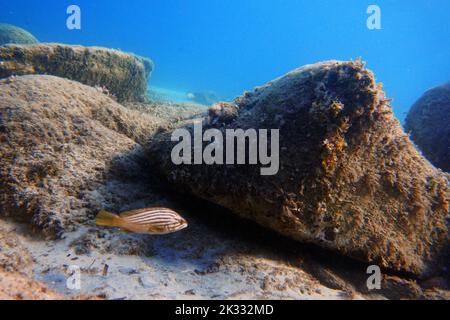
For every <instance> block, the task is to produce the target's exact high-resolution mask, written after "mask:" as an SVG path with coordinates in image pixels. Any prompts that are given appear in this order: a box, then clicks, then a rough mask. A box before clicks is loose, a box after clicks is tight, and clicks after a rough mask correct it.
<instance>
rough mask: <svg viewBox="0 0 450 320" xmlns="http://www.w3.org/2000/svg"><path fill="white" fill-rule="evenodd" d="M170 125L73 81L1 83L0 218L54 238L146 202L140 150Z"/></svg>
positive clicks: (26, 79)
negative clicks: (105, 214)
mask: <svg viewBox="0 0 450 320" xmlns="http://www.w3.org/2000/svg"><path fill="white" fill-rule="evenodd" d="M168 125H169V123H167V121H163V120H161V119H159V118H156V117H152V116H151V115H149V114H148V113H144V112H142V111H139V110H136V109H135V110H132V109H127V108H125V107H124V106H122V105H120V104H118V103H117V102H115V101H114V100H113V99H111V98H110V97H109V96H107V95H106V94H104V93H103V92H102V90H100V89H96V88H92V87H89V86H85V85H83V84H81V83H78V82H75V81H70V80H67V79H62V78H58V77H54V76H33V75H30V76H20V77H11V78H7V79H3V80H0V143H1V148H0V158H1V162H0V215H3V216H11V217H14V218H16V219H19V220H23V221H26V222H30V223H31V225H32V226H33V227H34V228H35V229H36V230H40V231H42V232H43V233H44V234H45V235H46V236H48V237H59V236H61V235H62V234H63V232H64V231H68V230H73V229H75V227H76V226H77V225H79V224H80V223H87V222H90V221H92V219H93V217H94V216H95V214H96V213H97V212H98V210H100V209H103V208H109V209H111V210H116V211H121V210H122V209H124V207H125V206H126V205H127V204H129V203H131V202H132V201H138V200H139V199H141V198H143V197H148V196H149V194H150V195H151V186H149V185H148V184H146V180H145V179H146V175H145V174H143V172H145V169H142V166H143V165H144V167H145V164H144V157H143V154H142V152H141V150H140V145H139V143H142V142H143V141H146V140H147V139H148V137H149V136H151V135H153V134H154V133H155V132H156V131H157V130H159V129H160V127H166V126H168Z"/></svg>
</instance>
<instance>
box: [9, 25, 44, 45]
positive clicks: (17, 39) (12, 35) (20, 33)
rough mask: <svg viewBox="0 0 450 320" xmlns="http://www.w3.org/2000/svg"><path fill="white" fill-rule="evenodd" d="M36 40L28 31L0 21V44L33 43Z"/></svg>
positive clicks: (36, 41)
mask: <svg viewBox="0 0 450 320" xmlns="http://www.w3.org/2000/svg"><path fill="white" fill-rule="evenodd" d="M38 42H39V41H38V40H37V39H36V38H35V37H34V36H33V35H32V34H31V33H29V32H28V31H26V30H24V29H22V28H19V27H16V26H13V25H10V24H7V23H0V46H2V45H4V44H9V43H14V44H35V43H38Z"/></svg>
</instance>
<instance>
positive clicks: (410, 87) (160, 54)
mask: <svg viewBox="0 0 450 320" xmlns="http://www.w3.org/2000/svg"><path fill="white" fill-rule="evenodd" d="M71 4H76V5H78V6H80V8H81V15H82V20H81V21H82V28H81V30H68V29H67V27H66V19H67V17H68V15H67V14H66V9H67V7H68V6H69V5H71ZM371 4H376V5H378V6H379V7H380V8H381V13H382V20H381V21H382V29H381V30H369V29H368V28H367V26H366V20H367V18H368V16H369V15H368V14H367V13H366V10H367V8H368V6H369V5H371ZM449 12H450V1H448V0H428V1H425V0H414V1H393V0H377V1H372V2H370V1H361V0H321V1H303V0H284V1H273V0H245V1H241V0H239V1H238V0H227V1H225V0H209V1H206V0H189V1H186V0H151V1H148V0H133V1H107V0H96V1H93V0H77V1H75V0H71V1H62V0H61V1H45V2H38V1H33V0H22V1H7V0H0V21H1V22H6V23H11V24H13V25H17V26H20V27H23V28H25V29H27V30H29V31H30V32H31V33H33V34H34V35H35V36H36V37H37V38H38V39H39V40H40V41H41V42H61V43H68V44H80V45H86V46H104V47H110V48H118V49H121V50H124V51H128V52H134V53H136V54H139V55H142V56H145V57H149V58H151V59H152V60H153V61H154V62H155V65H156V68H155V71H154V73H153V75H152V77H151V85H152V86H156V87H160V88H164V90H169V92H171V91H174V92H179V93H181V95H183V94H184V93H187V92H194V91H212V92H215V93H217V95H218V96H219V97H220V98H221V99H232V98H234V97H235V96H238V95H240V94H241V93H242V92H243V91H245V90H251V89H252V88H253V87H255V86H258V85H262V84H264V83H266V82H267V81H269V80H272V79H274V78H276V77H279V76H281V75H283V74H285V73H286V72H288V71H290V70H292V69H295V68H297V67H300V66H302V65H305V64H310V63H315V62H318V61H323V60H329V59H338V60H351V59H353V60H354V59H356V58H358V57H360V56H361V57H362V59H363V60H364V61H367V66H368V68H369V69H371V70H373V71H374V72H375V74H376V76H377V80H378V81H380V82H382V83H383V84H384V89H385V91H386V92H387V94H388V96H389V97H391V98H393V99H394V102H393V105H394V111H395V113H396V115H397V117H398V118H399V119H401V120H403V119H404V117H405V113H406V112H407V111H408V110H409V108H410V107H411V105H412V104H413V103H414V102H415V101H416V100H417V99H418V98H419V97H420V96H421V95H422V93H423V92H424V91H426V90H427V89H429V88H431V87H434V86H437V85H439V84H442V83H444V82H446V81H448V78H449V75H450V60H449V59H448V53H449V52H450V41H449V40H450V29H449V28H446V26H447V24H448V17H449ZM175 95H176V94H174V96H175Z"/></svg>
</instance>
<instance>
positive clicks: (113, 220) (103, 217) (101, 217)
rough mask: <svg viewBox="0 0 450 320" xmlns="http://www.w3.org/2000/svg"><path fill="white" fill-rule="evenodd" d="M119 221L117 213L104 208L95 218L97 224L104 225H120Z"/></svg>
mask: <svg viewBox="0 0 450 320" xmlns="http://www.w3.org/2000/svg"><path fill="white" fill-rule="evenodd" d="M120 221H121V219H120V217H119V216H118V215H115V214H114V213H111V212H108V211H105V210H102V211H100V212H99V213H98V215H97V217H96V218H95V223H96V224H97V225H98V226H105V227H117V226H118V225H120Z"/></svg>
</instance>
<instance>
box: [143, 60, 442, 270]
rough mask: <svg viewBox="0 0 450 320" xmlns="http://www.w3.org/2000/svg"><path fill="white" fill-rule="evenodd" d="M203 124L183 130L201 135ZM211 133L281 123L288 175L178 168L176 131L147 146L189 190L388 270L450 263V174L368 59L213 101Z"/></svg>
mask: <svg viewBox="0 0 450 320" xmlns="http://www.w3.org/2000/svg"><path fill="white" fill-rule="evenodd" d="M196 126H198V124H197V125H195V124H193V123H188V124H184V125H183V126H182V127H180V129H185V130H188V132H189V133H190V134H191V136H192V137H193V136H194V128H195V127H196ZM203 129H205V130H206V129H217V130H220V131H221V132H222V133H223V134H224V132H225V130H227V129H232V130H233V129H244V130H246V129H279V130H280V131H279V142H280V154H279V156H280V159H279V161H280V167H279V168H280V170H279V172H278V173H277V174H276V175H268V176H263V175H261V170H260V169H261V166H259V165H205V164H197V165H188V164H181V165H175V164H174V163H173V162H172V160H171V152H172V150H173V148H174V146H175V145H176V144H177V143H178V142H173V141H172V140H171V138H172V131H169V132H164V133H161V134H159V135H158V136H157V137H156V138H154V139H152V140H151V141H150V142H149V144H148V145H147V148H146V149H147V155H148V158H149V159H150V162H151V164H152V165H153V166H154V167H155V168H156V169H157V170H159V172H160V173H161V175H162V176H163V177H165V178H166V179H167V181H169V182H170V183H171V184H173V185H174V186H175V187H176V188H177V190H182V191H185V192H188V193H190V194H193V195H195V196H197V197H200V198H203V199H207V200H209V201H211V202H214V203H216V204H219V205H221V206H224V207H226V208H228V209H230V210H231V211H232V212H234V213H235V214H237V215H239V216H241V217H244V218H247V219H251V220H253V221H255V222H257V223H259V224H261V225H263V226H266V227H269V228H271V229H273V230H276V231H278V232H279V233H281V234H283V235H285V236H288V237H291V238H293V239H296V240H300V241H303V242H310V243H314V244H317V245H320V246H322V247H325V248H329V249H332V250H335V251H338V252H340V253H342V254H344V255H348V256H351V257H354V258H356V259H360V260H362V261H365V262H370V263H376V264H378V265H380V266H381V267H385V268H389V269H391V270H398V271H404V272H409V273H412V274H417V275H419V274H422V275H424V274H426V273H428V272H430V273H431V272H439V271H440V270H441V269H440V267H441V266H442V264H441V263H442V261H443V260H442V259H444V257H443V255H444V254H446V253H448V244H449V241H448V240H449V238H448V201H449V185H448V176H446V175H445V174H443V173H442V172H441V171H439V170H437V169H435V168H434V167H433V166H432V165H430V164H429V162H428V161H426V160H425V159H424V158H423V157H422V156H421V155H420V154H419V153H418V152H417V150H416V148H415V146H414V145H413V143H412V142H411V141H410V140H409V138H408V136H407V135H406V134H405V133H404V131H403V130H402V128H401V125H400V123H399V121H398V120H397V119H396V118H395V117H394V115H393V112H392V110H391V107H390V105H389V100H388V99H386V97H385V95H384V93H383V92H382V91H381V87H379V86H377V84H376V83H375V78H374V75H373V74H372V73H371V72H370V71H368V70H366V69H364V67H363V65H362V64H361V63H360V62H337V61H330V62H324V63H319V64H315V65H309V66H305V67H302V68H300V69H297V70H295V71H293V72H290V73H288V74H287V75H285V76H283V77H281V78H279V79H276V80H274V81H272V82H270V83H268V84H267V85H265V86H263V87H259V88H256V89H255V90H254V91H253V92H247V93H245V94H244V95H243V96H241V97H239V98H237V99H236V100H235V102H234V104H225V103H222V104H218V105H215V106H213V107H212V108H211V110H210V112H209V115H208V117H206V118H204V119H203ZM224 136H225V134H224ZM206 144H207V143H206V142H203V147H205V145H206ZM194 148H195V147H194ZM269 149H270V148H269ZM272 151H273V152H275V150H272ZM234 160H235V163H236V158H235V159H234Z"/></svg>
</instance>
